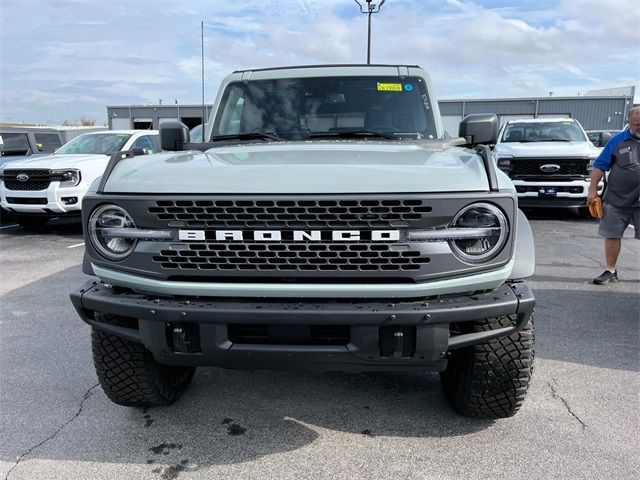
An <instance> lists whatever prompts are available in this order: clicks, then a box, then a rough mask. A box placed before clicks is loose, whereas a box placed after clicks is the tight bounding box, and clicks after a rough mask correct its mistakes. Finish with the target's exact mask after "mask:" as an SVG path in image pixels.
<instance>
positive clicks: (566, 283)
mask: <svg viewBox="0 0 640 480" xmlns="http://www.w3.org/2000/svg"><path fill="white" fill-rule="evenodd" d="M530 218H531V219H532V227H533V231H534V235H535V238H536V251H537V271H536V276H535V277H534V278H533V279H532V281H531V282H530V285H531V287H532V289H533V290H534V292H535V294H536V296H537V302H538V306H537V309H536V318H535V322H536V339H537V343H536V360H535V368H534V378H533V382H532V385H531V388H530V390H529V395H528V398H527V400H526V402H525V404H524V406H523V408H522V409H521V411H520V412H519V413H518V414H517V415H516V416H515V417H513V418H510V419H506V420H501V421H495V422H494V421H480V420H473V419H468V418H462V417H459V416H457V415H455V414H454V413H453V412H452V411H451V410H450V409H449V407H448V406H447V404H446V403H445V400H444V397H443V395H442V393H441V391H440V384H439V379H438V376H437V375H435V374H424V375H420V374H398V373H377V374H359V375H348V374H340V373H289V372H285V373H282V372H268V371H253V372H240V371H227V370H222V369H216V368H208V369H205V368H201V369H199V370H198V372H197V373H196V376H195V378H194V381H193V383H192V385H191V387H190V388H189V390H188V391H187V393H186V394H185V396H184V397H183V398H182V399H181V400H179V401H178V402H177V403H176V404H175V405H173V406H171V407H168V408H156V409H149V410H141V409H128V408H122V407H118V406H116V405H114V404H112V403H111V402H110V401H109V400H108V399H107V398H106V397H105V395H104V394H103V393H102V391H101V389H100V387H99V386H97V380H96V375H95V372H94V369H93V364H92V360H91V350H90V345H89V332H90V329H89V327H88V326H87V325H85V324H84V323H83V322H81V321H80V319H79V318H78V317H77V315H76V313H75V311H74V310H73V308H72V306H71V303H70V302H69V298H68V293H69V291H71V290H72V289H73V288H75V287H76V286H77V285H79V284H80V283H81V282H83V281H84V279H85V277H84V275H83V274H82V272H81V270H80V264H81V261H82V254H83V246H82V235H81V229H80V226H79V224H77V223H74V222H71V221H68V220H67V221H57V222H53V224H52V225H51V226H50V227H49V228H48V230H47V231H46V232H45V233H41V234H34V233H29V232H27V231H24V230H22V228H20V227H19V226H13V225H12V224H11V223H7V224H4V225H2V226H0V264H1V266H2V267H1V271H2V275H0V295H1V311H0V327H2V330H1V332H2V333H1V335H0V347H1V348H0V405H1V407H0V478H4V479H11V480H18V479H40V478H42V479H138V478H140V479H165V480H166V479H175V478H179V479H180V480H186V479H191V478H220V479H248V478H260V479H267V478H273V479H301V478H304V479H306V478H310V479H315V478H331V479H340V478H345V479H347V478H348V479H354V478H367V479H368V478H376V479H384V478H402V479H427V478H428V479H432V478H433V479H436V478H437V479H443V478H452V479H457V478H491V479H494V478H510V479H512V478H625V479H626V478H634V477H635V476H636V475H637V472H638V471H639V470H640V459H639V454H638V452H639V451H640V445H639V443H640V442H639V439H640V421H639V420H640V418H639V413H638V412H639V409H638V404H639V398H640V395H639V394H640V375H639V374H638V370H639V345H640V342H639V324H640V248H638V247H639V246H640V243H639V242H637V241H634V240H632V232H631V231H630V230H629V231H627V237H628V239H627V240H625V241H624V242H623V250H622V253H621V258H620V262H619V264H620V265H619V266H620V268H619V276H620V282H619V283H616V284H612V285H608V286H596V285H592V284H591V283H590V281H591V278H592V277H594V276H596V275H599V274H600V273H601V272H602V270H603V264H602V261H603V260H602V256H603V250H602V249H603V245H602V241H601V239H600V238H599V237H598V236H597V234H596V228H597V226H596V223H595V222H594V221H590V220H579V219H577V218H575V216H573V214H572V213H570V212H566V213H554V214H552V215H551V214H548V213H543V214H539V213H538V214H535V215H530Z"/></svg>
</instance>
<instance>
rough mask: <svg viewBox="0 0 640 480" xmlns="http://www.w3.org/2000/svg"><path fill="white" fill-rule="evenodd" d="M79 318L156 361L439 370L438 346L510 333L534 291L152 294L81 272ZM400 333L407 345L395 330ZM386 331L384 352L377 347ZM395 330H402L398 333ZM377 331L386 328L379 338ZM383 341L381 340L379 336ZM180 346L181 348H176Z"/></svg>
mask: <svg viewBox="0 0 640 480" xmlns="http://www.w3.org/2000/svg"><path fill="white" fill-rule="evenodd" d="M71 301H72V302H73V305H74V306H75V308H76V310H77V311H78V313H79V314H80V316H81V317H82V319H83V320H84V321H85V322H87V323H88V324H89V325H91V326H92V327H94V328H98V329H101V330H104V331H107V332H110V333H113V334H115V335H118V336H121V337H124V338H127V339H129V340H133V341H136V342H141V343H143V344H144V345H145V346H146V347H147V348H148V349H149V350H150V351H151V352H153V355H154V357H155V358H156V360H157V361H158V362H160V363H163V364H167V365H211V366H221V367H228V368H251V369H256V368H270V369H310V370H342V371H372V370H410V369H416V370H436V371H437V370H443V369H444V368H445V366H446V354H447V351H449V350H452V349H456V348H460V347H465V346H468V345H473V344H477V343H481V342H484V341H487V340H490V339H492V338H497V337H502V336H506V335H510V334H512V333H514V332H515V331H518V330H520V329H522V328H523V327H524V326H525V325H526V323H527V321H528V320H529V318H530V317H531V314H532V312H533V308H534V305H535V298H534V296H533V293H532V292H531V290H530V289H529V287H528V286H527V285H526V284H525V283H514V284H505V285H502V286H501V287H500V288H498V289H496V290H494V291H492V292H489V293H482V294H477V295H463V296H449V297H443V298H437V299H424V300H411V301H401V302H386V301H381V300H376V301H368V300H351V301H334V300H326V299H312V300H298V299H291V300H285V301H275V300H269V299H233V300H229V299H224V298H182V297H181V298H177V297H173V298H166V297H162V298H153V297H150V296H149V295H144V294H139V293H134V292H132V291H130V290H122V289H118V288H113V287H110V286H108V285H105V284H104V283H100V282H95V281H89V282H87V283H85V284H84V285H83V286H82V287H81V288H79V289H77V290H76V291H74V292H72V293H71ZM95 313H106V314H113V315H118V316H122V317H129V318H130V319H131V322H130V325H129V327H130V328H127V327H123V326H116V325H111V324H109V323H106V322H103V321H99V320H100V317H96V316H95ZM505 315H514V316H515V322H514V323H513V325H512V326H510V327H505V328H501V329H499V330H491V331H482V332H475V333H473V332H472V333H459V332H458V331H457V330H460V331H461V332H464V331H465V329H457V328H451V326H452V324H458V325H464V324H465V322H471V321H474V320H481V319H484V318H490V317H498V316H505ZM250 325H251V326H261V325H262V326H264V325H269V326H270V328H272V327H275V329H279V330H278V331H283V330H286V329H287V327H294V329H295V328H300V327H301V326H313V328H318V327H319V328H322V327H326V326H337V327H338V328H340V327H341V328H342V329H343V330H344V327H345V326H346V327H348V329H347V330H348V339H347V340H346V341H345V342H343V344H329V345H318V344H296V343H295V342H294V343H292V342H291V341H290V339H289V341H287V342H283V343H278V342H270V343H266V344H260V343H255V342H248V343H242V342H238V341H236V342H233V341H232V340H233V337H232V336H231V335H230V332H231V330H232V329H237V328H240V329H242V328H243V326H244V327H247V326H250ZM175 329H180V330H182V331H185V332H189V334H190V335H191V336H192V339H191V340H192V341H191V344H192V345H194V344H195V345H196V349H195V351H194V350H190V352H185V351H184V350H183V348H182V347H183V345H181V346H178V347H177V346H176V344H174V338H173V337H172V332H174V331H175ZM398 331H400V332H405V334H406V335H407V337H405V338H407V339H410V340H407V342H408V341H410V342H412V345H411V346H407V345H404V346H403V345H402V342H403V340H402V338H398V336H395V337H393V335H395V332H398ZM389 333H390V334H391V335H392V338H393V342H396V341H397V342H399V343H396V344H395V345H396V346H395V347H392V350H393V353H392V354H389V349H388V348H385V347H383V346H382V343H383V336H385V335H387V336H388V334H389ZM399 337H403V335H399ZM385 338H386V337H385ZM387 347H388V342H387ZM180 350H182V351H180Z"/></svg>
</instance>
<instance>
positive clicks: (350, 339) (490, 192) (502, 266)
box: [71, 65, 535, 418]
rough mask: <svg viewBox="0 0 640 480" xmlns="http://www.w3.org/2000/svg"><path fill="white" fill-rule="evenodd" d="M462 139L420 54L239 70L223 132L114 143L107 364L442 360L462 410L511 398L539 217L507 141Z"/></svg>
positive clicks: (494, 406) (144, 391) (116, 385)
mask: <svg viewBox="0 0 640 480" xmlns="http://www.w3.org/2000/svg"><path fill="white" fill-rule="evenodd" d="M497 134H498V123H497V118H496V116H495V115H474V116H469V117H467V118H465V119H464V120H463V122H462V124H461V127H460V135H461V138H455V139H450V138H444V132H443V128H442V122H441V119H440V114H439V111H438V103H437V102H436V99H435V98H434V96H433V90H432V87H431V82H430V79H429V77H428V75H427V74H426V73H425V72H424V71H423V70H422V69H421V68H419V67H415V66H397V65H396V66H371V65H353V66H319V67H288V68H273V69H266V70H251V71H238V72H234V73H233V74H231V75H229V76H228V77H227V78H226V79H225V80H224V81H223V82H222V85H221V89H220V92H219V94H218V96H217V99H216V102H215V107H214V109H213V113H212V115H211V117H210V118H209V120H208V123H207V127H206V130H205V135H204V143H191V142H190V138H189V131H188V129H187V127H186V126H185V125H183V124H181V123H179V122H177V121H173V122H165V123H163V124H162V126H161V133H160V136H161V142H162V146H163V150H164V151H165V152H164V153H160V154H154V155H148V156H143V157H133V156H132V155H130V154H128V153H126V152H121V153H117V154H114V155H113V156H112V158H111V160H110V162H109V165H108V167H107V169H106V171H105V173H104V175H103V176H102V178H101V179H99V180H98V181H96V182H95V183H94V184H93V186H92V187H91V189H90V191H89V193H88V194H87V195H86V196H85V197H84V200H83V205H82V211H83V222H84V231H85V243H86V254H85V260H84V264H83V269H84V272H85V273H87V274H89V275H92V276H95V277H97V278H95V279H92V280H88V281H87V282H86V283H85V284H84V285H82V286H81V287H80V288H78V289H77V290H76V291H74V292H72V294H71V300H72V302H73V304H74V306H75V308H76V309H77V311H78V313H79V314H80V316H81V317H82V319H83V320H84V321H85V322H87V323H88V324H89V325H91V326H92V327H93V328H92V345H93V356H94V362H95V367H96V371H97V374H98V378H99V380H100V384H101V385H102V388H103V390H104V392H105V393H106V394H107V396H108V397H109V398H110V399H111V400H112V401H114V402H116V403H118V404H120V405H127V406H149V405H162V404H171V403H172V402H174V401H175V400H176V399H178V398H179V396H180V395H181V394H182V393H183V392H184V390H185V389H186V388H187V386H188V384H189V382H190V381H191V378H192V377H193V374H194V371H195V368H196V367H197V366H219V367H225V368H240V369H261V368H269V369H311V370H324V371H334V370H335V371H349V372H362V371H387V370H392V371H417V372H423V371H437V372H441V381H442V386H443V390H444V393H445V397H446V398H447V400H448V401H449V402H450V404H451V405H452V406H453V408H454V409H455V410H456V411H457V412H459V413H460V414H463V415H467V416H475V417H484V418H501V417H507V416H510V415H513V414H514V413H515V412H516V411H517V410H518V409H519V408H520V406H521V404H522V402H523V400H524V398H525V394H526V391H527V387H528V384H529V380H530V378H531V372H532V362H533V353H534V348H533V321H532V311H533V307H534V304H535V299H534V296H533V294H532V292H531V290H530V289H529V288H528V286H527V284H526V283H525V279H526V278H527V277H529V276H531V275H532V274H533V271H534V264H535V260H534V256H535V253H534V245H533V238H532V234H531V229H530V227H529V224H528V222H527V219H526V218H525V217H524V215H523V214H522V212H521V211H519V210H518V205H517V194H516V191H515V189H514V187H513V184H512V183H511V181H510V180H509V178H508V177H507V176H506V175H505V174H504V173H503V172H501V171H499V170H497V169H496V168H495V164H494V162H493V160H492V158H491V152H490V150H489V147H488V146H487V145H488V144H492V143H494V142H495V141H496V137H497Z"/></svg>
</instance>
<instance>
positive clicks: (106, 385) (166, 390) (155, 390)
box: [91, 313, 196, 407]
mask: <svg viewBox="0 0 640 480" xmlns="http://www.w3.org/2000/svg"><path fill="white" fill-rule="evenodd" d="M95 316H96V320H99V321H101V322H105V323H110V324H113V325H121V326H127V323H125V321H123V320H124V319H121V318H119V317H117V316H115V315H107V314H103V313H96V314H95ZM91 347H92V350H93V363H94V365H95V367H96V373H97V374H98V380H99V381H100V386H101V387H102V390H104V393H105V394H106V395H107V397H109V399H110V400H111V401H112V402H114V403H117V404H118V405H124V406H127V407H147V406H157V405H171V404H172V403H173V402H175V401H176V400H177V399H178V398H180V395H182V393H183V392H184V391H185V390H186V389H187V387H188V386H189V383H190V382H191V379H192V378H193V374H194V373H195V371H196V369H195V368H194V367H176V366H167V365H160V364H159V363H158V362H156V360H155V359H154V358H153V355H152V354H151V352H150V351H149V350H147V349H146V348H145V347H144V345H142V344H141V343H137V342H133V341H131V340H127V339H124V338H121V337H118V336H116V335H113V334H111V333H107V332H105V331H102V330H99V329H97V328H94V329H93V330H92V332H91Z"/></svg>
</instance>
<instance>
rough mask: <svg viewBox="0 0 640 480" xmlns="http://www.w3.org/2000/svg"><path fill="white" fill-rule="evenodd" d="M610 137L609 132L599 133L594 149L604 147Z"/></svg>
mask: <svg viewBox="0 0 640 480" xmlns="http://www.w3.org/2000/svg"><path fill="white" fill-rule="evenodd" d="M611 137H612V135H611V133H609V132H600V133H599V134H598V145H596V147H604V146H605V145H606V144H607V142H608V141H609V139H610V138H611Z"/></svg>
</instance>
